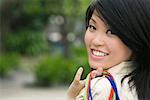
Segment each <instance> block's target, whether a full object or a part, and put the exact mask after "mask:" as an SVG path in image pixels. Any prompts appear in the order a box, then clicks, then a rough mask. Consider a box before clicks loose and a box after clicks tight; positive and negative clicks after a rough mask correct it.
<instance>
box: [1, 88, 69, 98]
mask: <svg viewBox="0 0 150 100" xmlns="http://www.w3.org/2000/svg"><path fill="white" fill-rule="evenodd" d="M66 90H67V88H61V87H60V88H45V89H42V88H1V89H0V100H66Z"/></svg>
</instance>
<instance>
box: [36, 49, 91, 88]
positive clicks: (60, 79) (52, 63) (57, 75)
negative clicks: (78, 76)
mask: <svg viewBox="0 0 150 100" xmlns="http://www.w3.org/2000/svg"><path fill="white" fill-rule="evenodd" d="M84 52H85V51H84ZM80 66H82V67H83V68H84V73H83V76H82V78H85V77H86V75H87V73H88V72H89V66H88V63H87V57H86V56H83V57H72V58H69V59H67V58H64V57H62V56H60V55H59V56H55V57H50V56H45V57H44V58H43V59H42V60H41V61H40V62H39V64H38V65H37V66H36V67H35V71H34V74H35V77H36V79H37V83H38V85H43V86H49V85H56V84H57V85H62V84H70V83H71V81H72V80H73V78H74V75H75V73H76V71H77V69H78V68H79V67H80Z"/></svg>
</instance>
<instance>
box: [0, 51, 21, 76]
mask: <svg viewBox="0 0 150 100" xmlns="http://www.w3.org/2000/svg"><path fill="white" fill-rule="evenodd" d="M19 60H20V56H19V55H18V54H16V53H7V54H0V77H6V76H7V75H8V74H9V72H10V71H12V70H14V69H16V68H17V67H18V65H19Z"/></svg>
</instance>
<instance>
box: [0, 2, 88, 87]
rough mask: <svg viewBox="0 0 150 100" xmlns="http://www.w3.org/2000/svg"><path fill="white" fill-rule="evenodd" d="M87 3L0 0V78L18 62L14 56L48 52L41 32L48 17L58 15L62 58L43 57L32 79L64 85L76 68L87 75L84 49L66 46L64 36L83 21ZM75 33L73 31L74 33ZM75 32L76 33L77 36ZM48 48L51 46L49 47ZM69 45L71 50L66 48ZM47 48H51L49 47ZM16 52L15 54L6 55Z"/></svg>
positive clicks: (65, 37)
mask: <svg viewBox="0 0 150 100" xmlns="http://www.w3.org/2000/svg"><path fill="white" fill-rule="evenodd" d="M90 1H91V0H0V29H1V30H0V31H1V32H0V36H1V37H0V38H1V39H0V50H1V51H0V52H2V53H3V52H4V53H5V55H4V54H1V55H0V75H5V74H7V73H9V71H11V70H12V69H15V68H16V67H17V66H18V63H19V57H20V56H18V55H17V54H21V56H24V55H31V56H33V55H39V54H41V53H45V52H46V53H48V52H47V51H48V48H49V46H48V43H47V42H48V41H47V37H46V35H45V29H46V27H47V25H48V24H49V23H50V21H49V20H50V17H51V16H62V17H63V18H64V23H63V24H62V25H61V26H60V33H61V34H62V36H63V37H62V38H63V41H61V42H63V43H61V44H62V45H63V46H64V48H66V49H64V53H63V54H65V52H66V53H68V52H69V50H67V49H70V52H69V57H68V58H65V57H64V55H56V56H51V55H49V54H47V55H43V58H42V59H41V61H39V62H38V63H39V64H38V65H37V66H35V71H34V72H33V73H34V74H35V77H36V79H37V83H38V84H40V85H54V84H68V83H70V82H71V80H73V76H74V74H75V72H76V70H77V69H78V67H79V66H83V67H84V69H85V72H84V74H83V78H85V76H86V74H87V73H88V72H89V67H88V62H87V57H86V50H85V47H80V48H76V47H73V46H72V45H69V41H68V40H67V34H68V33H71V32H73V31H74V28H75V24H76V22H84V17H85V11H86V8H87V5H88V4H89V2H90ZM74 33H77V32H74ZM80 33H82V32H79V33H77V34H80ZM50 46H51V45H50ZM69 46H71V47H69ZM50 48H51V47H50ZM9 52H17V54H11V53H10V54H9Z"/></svg>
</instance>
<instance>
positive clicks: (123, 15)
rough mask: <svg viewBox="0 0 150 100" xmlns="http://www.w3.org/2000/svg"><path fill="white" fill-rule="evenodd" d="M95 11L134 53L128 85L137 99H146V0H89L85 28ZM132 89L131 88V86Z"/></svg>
mask: <svg viewBox="0 0 150 100" xmlns="http://www.w3.org/2000/svg"><path fill="white" fill-rule="evenodd" d="M94 11H96V12H97V13H98V14H99V15H100V18H101V19H103V20H104V21H105V22H106V23H107V24H108V25H109V27H110V30H111V31H112V33H113V34H115V35H117V36H118V37H119V38H120V39H121V40H122V41H123V42H124V44H125V45H127V46H128V47H129V48H130V49H131V50H132V51H133V54H134V59H133V67H135V70H133V71H132V72H131V73H130V74H129V75H126V76H125V77H124V78H123V79H125V78H126V77H129V76H130V80H129V84H130V83H133V86H134V87H135V88H136V92H137V95H138V98H139V100H148V99H150V0H93V1H92V2H91V4H90V5H89V7H88V9H87V12H86V26H88V24H89V20H90V18H91V16H92V14H93V12H94ZM131 88H132V86H131Z"/></svg>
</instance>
